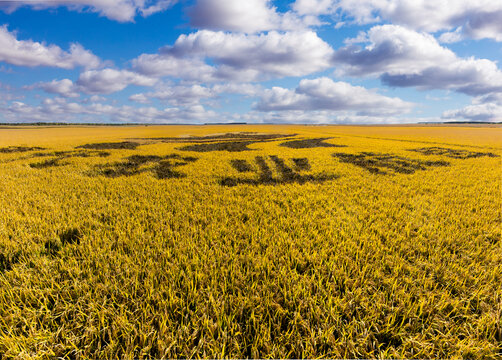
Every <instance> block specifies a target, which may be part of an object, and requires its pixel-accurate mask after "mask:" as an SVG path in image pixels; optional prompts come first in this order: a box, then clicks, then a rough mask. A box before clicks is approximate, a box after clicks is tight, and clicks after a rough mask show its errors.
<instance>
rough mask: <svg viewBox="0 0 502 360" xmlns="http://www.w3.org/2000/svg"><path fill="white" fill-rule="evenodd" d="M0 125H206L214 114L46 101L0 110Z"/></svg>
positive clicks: (13, 104)
mask: <svg viewBox="0 0 502 360" xmlns="http://www.w3.org/2000/svg"><path fill="white" fill-rule="evenodd" d="M0 113H1V114H2V118H3V120H2V121H9V122H26V121H29V122H34V121H46V122H47V121H49V122H81V121H83V122H104V121H113V122H133V123H180V122H205V121H206V120H208V119H215V118H216V114H215V113H214V112H213V111H207V110H206V109H205V108H204V107H203V106H201V105H194V106H187V107H185V108H177V107H171V108H165V109H157V108H155V107H139V108H138V107H133V106H113V105H107V104H101V103H91V104H88V105H83V104H79V103H75V102H67V101H66V99H62V98H55V99H45V100H44V101H43V102H42V103H41V104H40V105H38V106H32V105H28V104H26V103H23V102H20V101H14V102H11V103H10V104H9V105H5V106H2V107H0Z"/></svg>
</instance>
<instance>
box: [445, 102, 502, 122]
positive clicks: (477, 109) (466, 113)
mask: <svg viewBox="0 0 502 360" xmlns="http://www.w3.org/2000/svg"><path fill="white" fill-rule="evenodd" d="M443 118H444V119H455V120H458V119H465V120H472V121H502V105H500V104H494V103H488V104H476V105H469V106H466V107H464V108H462V109H457V110H448V111H445V112H444V113H443Z"/></svg>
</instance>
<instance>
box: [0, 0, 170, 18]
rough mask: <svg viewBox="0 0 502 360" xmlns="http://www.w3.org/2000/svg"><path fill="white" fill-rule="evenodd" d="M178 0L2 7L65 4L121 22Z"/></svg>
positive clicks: (69, 0)
mask: <svg viewBox="0 0 502 360" xmlns="http://www.w3.org/2000/svg"><path fill="white" fill-rule="evenodd" d="M176 2H177V0H150V1H146V0H15V1H7V2H4V3H3V4H0V9H4V10H6V11H7V12H12V11H15V10H16V9H18V8H19V7H22V6H29V7H31V8H32V9H35V10H40V9H47V8H55V7H60V6H64V7H66V8H68V9H70V10H76V11H89V12H95V13H98V14H99V15H101V16H105V17H107V18H109V19H112V20H117V21H120V22H127V21H133V20H134V18H135V17H136V15H138V14H141V15H142V16H149V15H151V14H153V13H156V12H159V11H163V10H166V9H168V8H169V7H171V6H172V5H173V4H175V3H176Z"/></svg>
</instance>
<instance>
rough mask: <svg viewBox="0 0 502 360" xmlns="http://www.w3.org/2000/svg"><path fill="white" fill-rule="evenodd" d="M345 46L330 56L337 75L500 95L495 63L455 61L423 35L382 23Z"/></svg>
mask: <svg viewBox="0 0 502 360" xmlns="http://www.w3.org/2000/svg"><path fill="white" fill-rule="evenodd" d="M358 43H365V44H366V46H364V47H362V46H360V45H357V44H358ZM348 44H349V45H347V46H345V47H342V48H340V49H338V50H337V51H336V52H335V54H334V56H333V61H334V63H335V64H336V65H338V66H339V68H338V71H339V72H340V73H342V74H346V75H352V76H368V75H375V76H380V77H381V79H382V81H383V82H384V83H385V84H387V85H389V86H403V87H405V86H412V87H417V88H420V89H450V90H455V91H458V92H461V93H465V94H468V95H480V94H484V93H490V92H497V91H502V72H501V71H500V70H499V69H498V68H497V65H496V63H494V62H493V61H490V60H486V59H475V58H468V59H462V58H459V57H457V56H456V55H455V53H454V52H453V51H451V50H449V49H447V48H445V47H443V46H441V45H440V44H439V43H438V42H437V40H436V39H435V38H434V37H433V36H432V35H429V34H426V33H418V32H415V31H413V30H409V29H406V28H403V27H401V26H397V25H381V26H375V27H373V28H371V29H370V30H369V31H368V32H367V33H364V34H361V35H360V36H358V38H356V39H352V40H349V41H348Z"/></svg>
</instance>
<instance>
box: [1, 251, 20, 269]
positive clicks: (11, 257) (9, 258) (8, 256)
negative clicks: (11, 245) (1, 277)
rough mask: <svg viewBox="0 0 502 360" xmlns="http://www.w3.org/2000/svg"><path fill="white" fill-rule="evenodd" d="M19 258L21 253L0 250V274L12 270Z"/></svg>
mask: <svg viewBox="0 0 502 360" xmlns="http://www.w3.org/2000/svg"><path fill="white" fill-rule="evenodd" d="M20 258H21V251H19V250H18V251H13V252H12V251H3V249H0V273H2V272H5V271H10V270H12V266H14V265H15V264H17V263H18V262H19V261H20Z"/></svg>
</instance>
